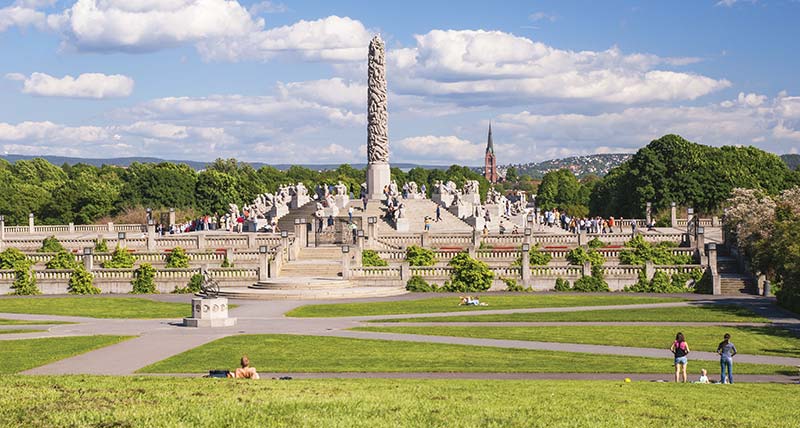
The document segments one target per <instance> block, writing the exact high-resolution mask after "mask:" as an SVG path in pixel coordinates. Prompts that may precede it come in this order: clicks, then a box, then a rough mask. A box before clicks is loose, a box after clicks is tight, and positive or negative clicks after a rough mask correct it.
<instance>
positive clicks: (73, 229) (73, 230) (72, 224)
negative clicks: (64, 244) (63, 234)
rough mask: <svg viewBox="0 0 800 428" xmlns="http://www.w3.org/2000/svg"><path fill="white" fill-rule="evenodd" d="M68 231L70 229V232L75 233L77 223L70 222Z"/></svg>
mask: <svg viewBox="0 0 800 428" xmlns="http://www.w3.org/2000/svg"><path fill="white" fill-rule="evenodd" d="M67 231H69V233H75V223H72V222H70V223H69V224H68V225H67Z"/></svg>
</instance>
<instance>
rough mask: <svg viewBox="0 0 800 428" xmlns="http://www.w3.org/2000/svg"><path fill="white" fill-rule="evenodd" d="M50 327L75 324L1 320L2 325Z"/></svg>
mask: <svg viewBox="0 0 800 428" xmlns="http://www.w3.org/2000/svg"><path fill="white" fill-rule="evenodd" d="M46 324H47V325H49V324H74V323H71V322H63V321H29V320H6V319H0V325H46Z"/></svg>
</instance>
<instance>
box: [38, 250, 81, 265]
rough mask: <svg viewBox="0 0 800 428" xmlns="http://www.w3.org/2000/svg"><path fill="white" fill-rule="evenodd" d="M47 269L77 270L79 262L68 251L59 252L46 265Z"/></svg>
mask: <svg viewBox="0 0 800 428" xmlns="http://www.w3.org/2000/svg"><path fill="white" fill-rule="evenodd" d="M45 267H46V268H47V269H77V268H78V261H77V260H75V256H74V255H72V254H71V253H68V252H66V251H59V252H57V253H56V255H55V256H53V258H51V259H50V260H48V262H47V264H46V265H45Z"/></svg>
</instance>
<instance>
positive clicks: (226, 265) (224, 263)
mask: <svg viewBox="0 0 800 428" xmlns="http://www.w3.org/2000/svg"><path fill="white" fill-rule="evenodd" d="M220 267H224V268H232V267H233V263H231V261H230V260H228V256H225V258H224V259H222V265H221V266H220Z"/></svg>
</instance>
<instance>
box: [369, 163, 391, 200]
mask: <svg viewBox="0 0 800 428" xmlns="http://www.w3.org/2000/svg"><path fill="white" fill-rule="evenodd" d="M391 176H392V173H391V171H390V169H389V164H388V163H377V162H376V163H370V164H369V165H367V197H368V198H369V199H370V200H383V199H384V195H383V188H384V187H386V186H388V185H389V182H390V181H391Z"/></svg>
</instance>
